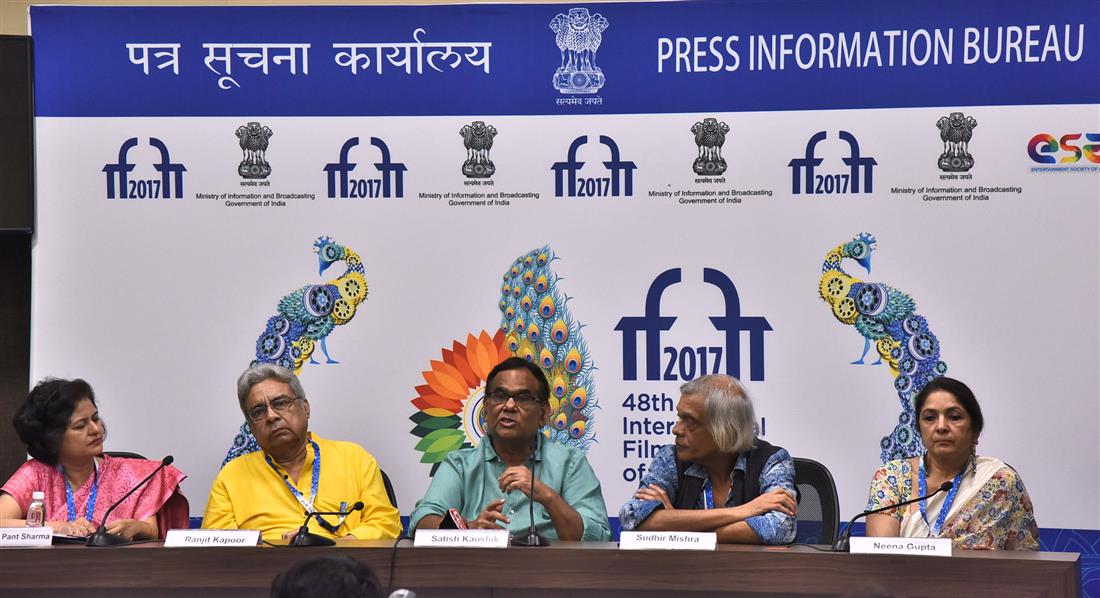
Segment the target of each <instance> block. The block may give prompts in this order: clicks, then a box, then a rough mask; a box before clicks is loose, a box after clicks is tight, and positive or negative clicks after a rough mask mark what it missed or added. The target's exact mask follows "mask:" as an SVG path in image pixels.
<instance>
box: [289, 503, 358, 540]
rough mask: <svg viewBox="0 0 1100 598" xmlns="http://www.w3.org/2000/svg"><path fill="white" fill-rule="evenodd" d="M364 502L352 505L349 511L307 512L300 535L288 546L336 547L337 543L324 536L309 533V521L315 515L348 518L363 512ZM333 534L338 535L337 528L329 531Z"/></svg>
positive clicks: (299, 530) (299, 531)
mask: <svg viewBox="0 0 1100 598" xmlns="http://www.w3.org/2000/svg"><path fill="white" fill-rule="evenodd" d="M362 508H363V501H358V502H356V503H355V504H354V505H351V510H349V511H314V512H312V513H311V512H309V511H306V520H305V521H303V522H302V527H300V528H298V533H296V534H294V537H293V538H291V539H290V544H288V546H335V545H336V541H335V540H332V539H331V538H326V537H324V536H318V535H317V534H314V533H312V532H310V531H309V520H310V519H311V518H312V517H314V516H315V515H339V516H340V517H346V516H348V515H350V514H352V513H354V512H356V511H359V510H362ZM329 531H331V532H332V533H334V534H335V533H336V531H335V528H332V529H329Z"/></svg>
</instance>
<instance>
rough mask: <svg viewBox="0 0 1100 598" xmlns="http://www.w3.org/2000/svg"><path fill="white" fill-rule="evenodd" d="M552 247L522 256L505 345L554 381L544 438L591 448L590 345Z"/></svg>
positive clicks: (505, 288)
mask: <svg viewBox="0 0 1100 598" xmlns="http://www.w3.org/2000/svg"><path fill="white" fill-rule="evenodd" d="M555 259H556V258H555V256H554V252H553V251H552V250H551V249H550V247H549V246H543V247H542V248H539V249H535V250H534V251H531V252H529V253H527V254H524V255H522V256H520V257H519V258H517V259H516V260H515V262H513V263H512V265H511V266H510V267H509V268H508V270H507V271H505V273H504V283H503V284H502V285H501V289H500V294H501V297H500V303H499V307H500V312H501V319H500V328H501V330H502V331H503V332H504V335H505V340H504V344H505V347H506V348H507V349H508V351H509V352H511V353H512V354H513V355H517V356H519V357H522V358H524V359H526V360H527V361H531V362H534V363H537V364H538V365H539V366H541V367H542V369H543V370H544V371H545V372H546V377H547V379H548V380H549V382H550V407H551V414H550V422H549V425H548V426H547V427H546V428H544V429H543V434H544V435H545V436H546V437H547V438H548V439H550V440H551V441H554V442H560V443H563V444H568V445H573V446H576V447H578V448H580V449H582V450H586V449H587V448H588V445H589V444H591V443H592V442H595V434H594V432H593V423H594V421H593V416H594V412H595V410H596V407H597V401H596V389H595V383H594V382H593V379H592V372H593V370H594V369H595V368H594V366H593V364H592V359H591V356H590V355H589V353H588V347H587V346H586V345H585V342H584V339H583V338H582V337H581V325H580V324H579V323H578V322H577V321H576V320H575V319H574V318H573V316H572V315H571V314H570V312H569V308H568V305H567V304H568V303H569V297H567V296H565V295H564V294H562V293H560V292H559V291H558V280H559V279H558V275H557V274H556V273H554V271H553V270H551V268H550V264H551V262H553V261H554V260H555Z"/></svg>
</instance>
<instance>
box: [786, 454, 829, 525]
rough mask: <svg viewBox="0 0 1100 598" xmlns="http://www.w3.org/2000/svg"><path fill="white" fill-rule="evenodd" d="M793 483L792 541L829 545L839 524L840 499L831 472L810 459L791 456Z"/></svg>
mask: <svg viewBox="0 0 1100 598" xmlns="http://www.w3.org/2000/svg"><path fill="white" fill-rule="evenodd" d="M794 486H795V489H796V490H797V491H798V531H797V533H796V534H795V542H799V543H802V544H829V545H831V544H833V543H834V542H836V534H837V528H839V527H840V499H839V498H837V495H836V483H835V482H833V474H831V473H829V469H828V468H826V467H825V466H824V465H822V464H820V463H818V462H817V461H814V460H813V459H802V458H800V457H795V459H794Z"/></svg>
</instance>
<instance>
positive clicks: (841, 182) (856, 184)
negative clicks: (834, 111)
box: [787, 131, 878, 195]
mask: <svg viewBox="0 0 1100 598" xmlns="http://www.w3.org/2000/svg"><path fill="white" fill-rule="evenodd" d="M827 137H828V134H827V133H826V132H825V131H818V132H817V133H814V136H813V137H810V141H809V142H807V143H806V155H805V156H803V157H801V158H795V159H793V160H791V161H790V162H789V163H788V164H787V165H788V166H790V167H791V193H793V194H795V195H799V194H806V195H815V194H818V195H826V194H841V193H871V192H873V191H874V167H875V166H876V165H877V164H878V162H876V161H875V159H874V158H872V157H870V156H863V155H861V154H860V153H859V141H856V137H855V135H852V134H851V133H849V132H848V131H841V132H840V139H841V140H843V141H844V142H846V143H847V144H848V157H847V158H844V159H843V162H844V165H845V166H847V167H848V172H842V173H836V174H832V173H830V174H818V173H817V172H816V169H817V167H818V166H821V163H822V162H823V161H824V158H818V157H817V155H816V153H817V144H819V143H821V142H822V141H824V140H825V139H826V138H827Z"/></svg>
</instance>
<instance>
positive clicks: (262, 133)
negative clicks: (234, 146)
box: [237, 122, 275, 179]
mask: <svg viewBox="0 0 1100 598" xmlns="http://www.w3.org/2000/svg"><path fill="white" fill-rule="evenodd" d="M274 134H275V133H274V132H272V130H271V127H267V126H262V125H260V123H258V122H250V123H248V124H247V125H244V126H243V127H238V128H237V139H239V140H240V143H241V150H242V151H243V152H244V159H242V160H241V163H240V164H239V165H238V166H237V174H239V175H241V176H242V177H244V178H246V179H266V178H267V175H269V174H271V165H270V164H268V163H267V144H268V140H269V139H271V136H272V135H274Z"/></svg>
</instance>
